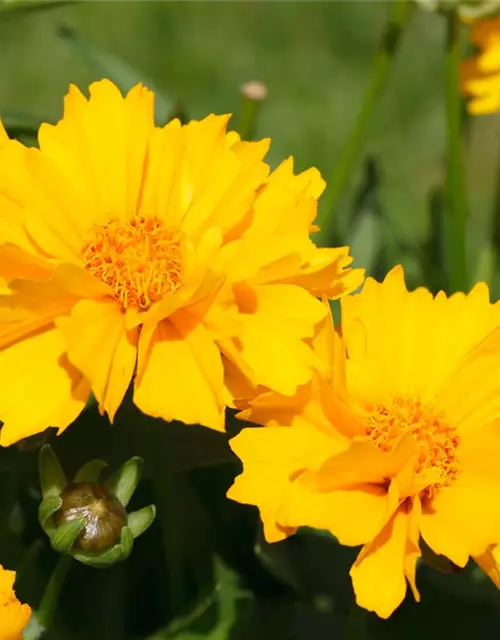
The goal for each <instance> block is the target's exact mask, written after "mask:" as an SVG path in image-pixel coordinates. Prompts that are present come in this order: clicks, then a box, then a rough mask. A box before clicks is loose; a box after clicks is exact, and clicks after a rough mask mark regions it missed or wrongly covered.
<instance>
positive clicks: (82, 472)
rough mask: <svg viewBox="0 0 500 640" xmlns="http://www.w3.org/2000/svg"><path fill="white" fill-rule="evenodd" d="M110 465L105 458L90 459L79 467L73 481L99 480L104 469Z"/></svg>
mask: <svg viewBox="0 0 500 640" xmlns="http://www.w3.org/2000/svg"><path fill="white" fill-rule="evenodd" d="M107 466H108V463H107V462H105V461H104V460H90V462H87V463H86V464H84V465H83V467H81V469H79V471H78V473H77V474H76V476H75V477H74V479H73V482H99V478H100V476H101V473H102V472H103V470H104V469H105V468H106V467H107Z"/></svg>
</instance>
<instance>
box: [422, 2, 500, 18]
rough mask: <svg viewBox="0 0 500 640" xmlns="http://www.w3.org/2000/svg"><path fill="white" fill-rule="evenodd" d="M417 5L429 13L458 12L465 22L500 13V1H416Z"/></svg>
mask: <svg viewBox="0 0 500 640" xmlns="http://www.w3.org/2000/svg"><path fill="white" fill-rule="evenodd" d="M416 2H417V4H418V5H419V6H421V7H422V8H423V9H427V10H429V11H439V12H443V13H446V12H447V11H454V10H457V11H458V14H459V15H460V17H461V18H463V19H464V20H474V19H477V18H480V17H484V16H487V15H491V14H493V13H495V12H496V11H498V9H499V7H500V1H499V0H416Z"/></svg>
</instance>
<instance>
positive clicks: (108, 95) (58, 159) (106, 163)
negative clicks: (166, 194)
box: [39, 80, 154, 225]
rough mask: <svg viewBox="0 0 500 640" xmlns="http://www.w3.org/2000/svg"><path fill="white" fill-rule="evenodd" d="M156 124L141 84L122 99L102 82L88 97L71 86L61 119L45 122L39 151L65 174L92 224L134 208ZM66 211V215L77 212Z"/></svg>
mask: <svg viewBox="0 0 500 640" xmlns="http://www.w3.org/2000/svg"><path fill="white" fill-rule="evenodd" d="M153 124H154V123H153V94H152V93H151V92H150V91H148V90H147V89H146V88H145V87H144V86H142V85H137V86H136V87H134V88H133V89H132V90H131V91H130V92H129V93H128V94H127V96H126V97H125V98H124V97H122V95H121V93H120V91H119V90H118V88H117V87H116V86H115V85H113V83H112V82H110V81H109V80H101V81H99V82H95V83H93V84H92V85H91V86H90V99H89V100H87V99H86V98H84V97H83V95H82V94H81V93H80V91H79V90H78V89H77V88H76V87H74V86H71V87H70V90H69V93H68V95H67V96H66V98H65V101H64V117H63V119H62V120H60V121H59V122H58V123H57V124H56V125H54V126H52V125H48V124H44V125H42V126H41V128H40V132H39V144H40V150H41V153H42V154H43V155H44V156H45V157H47V158H48V159H50V161H51V162H52V163H53V164H54V165H55V166H57V167H58V169H59V171H60V172H61V174H62V175H64V176H65V178H66V181H65V183H66V184H68V185H71V189H72V191H73V192H74V193H76V194H77V197H78V198H79V204H78V205H77V206H79V207H82V208H84V209H85V210H86V214H85V217H84V219H85V220H86V221H87V222H88V224H89V225H90V224H92V223H93V222H94V221H95V220H99V219H101V221H102V218H103V217H104V218H107V217H108V216H109V215H110V213H111V214H112V215H115V216H124V217H130V216H131V215H132V214H133V213H134V212H135V211H136V205H137V201H138V198H139V194H140V188H141V183H142V180H143V171H144V166H145V162H146V152H147V145H148V141H149V137H150V135H151V132H152V129H153ZM65 211H66V215H67V216H68V219H69V218H70V217H71V216H74V215H75V214H74V213H72V211H71V210H68V209H65ZM149 213H150V214H151V212H149ZM82 222H83V221H82Z"/></svg>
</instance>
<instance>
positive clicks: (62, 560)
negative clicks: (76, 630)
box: [23, 554, 73, 640]
mask: <svg viewBox="0 0 500 640" xmlns="http://www.w3.org/2000/svg"><path fill="white" fill-rule="evenodd" d="M72 561H73V558H72V557H71V556H69V555H65V554H61V555H60V556H59V560H58V561H57V564H56V567H55V569H54V571H53V572H52V575H51V576H50V578H49V581H48V583H47V586H46V587H45V592H44V594H43V598H42V601H41V603H40V606H39V607H38V609H37V610H36V613H35V614H34V621H33V622H30V625H29V626H28V628H27V629H26V630H25V632H24V635H23V638H24V640H36V639H37V638H39V637H41V635H43V633H45V632H46V631H47V630H48V629H50V627H51V626H52V622H53V620H54V614H55V612H56V608H57V603H58V601H59V595H60V593H61V589H62V586H63V584H64V581H65V579H66V576H67V575H68V571H69V569H70V567H71V563H72Z"/></svg>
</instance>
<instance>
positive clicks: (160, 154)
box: [0, 80, 362, 446]
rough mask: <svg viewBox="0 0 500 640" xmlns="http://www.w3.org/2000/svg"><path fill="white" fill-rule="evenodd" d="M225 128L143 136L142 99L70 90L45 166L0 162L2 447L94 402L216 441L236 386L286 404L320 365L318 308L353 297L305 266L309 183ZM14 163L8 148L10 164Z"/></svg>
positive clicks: (313, 176)
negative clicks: (193, 429) (192, 429)
mask: <svg viewBox="0 0 500 640" xmlns="http://www.w3.org/2000/svg"><path fill="white" fill-rule="evenodd" d="M228 120H229V116H214V115H210V116H208V117H207V118H205V119H204V120H201V121H199V122H198V121H192V122H190V123H189V124H187V125H185V126H183V125H181V124H180V122H179V121H177V120H174V121H172V122H170V123H169V124H168V125H166V126H165V127H161V128H160V127H155V126H154V120H153V94H152V93H151V92H150V91H148V90H147V89H146V88H145V87H144V86H142V85H138V86H136V87H135V88H133V89H132V90H131V91H130V92H129V93H128V94H127V96H126V97H125V98H124V97H123V96H122V95H121V93H120V92H119V90H118V89H117V88H116V87H115V86H114V85H113V84H112V83H111V82H109V81H105V80H104V81H101V82H97V83H94V84H93V85H91V87H90V99H88V100H87V99H86V98H85V97H84V96H83V95H82V94H81V93H80V91H79V90H78V89H76V87H74V86H72V87H71V88H70V91H69V94H68V95H67V97H66V100H65V108H64V117H63V119H62V120H61V121H60V122H59V123H58V124H56V125H55V126H52V125H48V124H44V125H42V127H41V128H40V132H39V146H40V149H34V148H30V149H26V148H24V147H22V146H21V145H17V144H16V145H15V146H12V145H10V144H6V145H3V146H0V278H4V279H7V280H8V288H9V291H8V292H7V293H6V295H3V296H0V420H2V421H3V422H4V426H3V427H2V430H1V433H0V444H1V445H4V446H7V445H9V444H11V443H13V442H16V441H17V440H20V439H22V438H25V437H27V436H30V435H33V434H36V433H38V432H40V431H43V430H44V429H45V428H46V427H48V426H54V427H58V428H59V432H61V431H62V430H64V429H65V428H66V427H67V426H68V425H69V424H70V423H71V422H72V421H73V420H74V419H75V418H76V417H77V416H78V414H79V413H80V412H81V410H82V408H83V407H84V406H85V403H86V401H87V399H88V397H89V394H90V391H91V390H92V391H93V393H94V395H95V397H96V399H97V401H98V404H99V408H100V410H101V411H102V412H103V413H104V412H105V413H107V414H108V415H109V417H110V419H111V420H113V418H114V416H115V413H116V411H117V409H118V407H119V405H120V403H121V401H122V399H123V397H124V395H125V392H126V390H127V388H128V387H129V385H130V383H131V382H132V380H133V383H134V393H133V399H134V402H135V404H136V405H137V406H138V407H139V409H141V410H142V411H143V412H144V413H147V414H149V415H152V416H155V417H161V418H163V419H165V420H174V419H175V420H181V421H183V422H185V423H190V424H191V423H201V424H204V425H206V426H208V427H212V428H214V429H219V430H222V429H224V409H225V405H226V404H227V403H231V394H230V392H229V388H230V387H231V386H232V385H233V381H232V377H233V373H232V372H233V371H234V372H235V375H236V373H239V374H243V375H244V377H245V379H246V381H247V382H248V383H250V384H251V385H256V384H265V385H267V386H268V387H270V388H272V389H275V390H276V391H279V392H281V393H285V394H293V393H294V392H295V389H296V388H297V386H298V385H300V384H304V383H305V382H306V381H307V380H308V379H310V377H311V375H312V371H313V369H314V368H315V367H316V366H318V362H317V359H316V358H315V357H314V354H313V352H312V351H311V349H310V348H309V347H308V346H307V344H306V342H305V340H306V339H308V338H310V337H311V336H312V335H313V333H314V330H315V326H316V325H317V323H318V322H320V321H321V320H322V318H323V317H324V315H325V310H324V308H323V306H322V305H321V303H320V302H319V300H317V298H316V297H317V296H321V295H322V294H326V295H327V296H329V297H331V298H336V297H339V296H341V295H343V294H344V293H347V292H349V291H352V290H353V289H355V288H356V287H357V286H358V285H359V284H360V283H361V281H362V272H361V271H359V270H350V269H347V268H346V267H347V266H348V265H349V263H350V262H351V258H350V257H349V255H348V249H347V248H345V247H344V248H336V249H318V248H317V247H316V246H315V245H314V243H313V242H312V241H311V239H310V237H309V234H310V232H311V231H313V230H314V229H315V227H313V222H314V219H315V217H316V210H317V199H318V197H319V195H320V194H321V192H322V191H323V188H324V186H325V185H324V181H323V180H322V178H321V176H320V175H319V172H318V171H316V170H315V169H310V170H308V171H305V172H303V173H301V174H299V175H295V174H294V172H293V163H292V160H291V159H289V160H286V161H285V162H283V163H282V164H281V165H280V166H279V167H278V168H277V169H276V170H275V171H273V172H270V170H269V167H268V165H267V164H266V163H264V161H263V157H264V155H265V154H266V152H267V149H268V147H269V140H262V141H260V142H252V143H247V142H242V141H241V140H240V139H239V136H238V135H237V134H236V133H235V132H227V131H226V126H227V122H228ZM19 147H21V149H19Z"/></svg>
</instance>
